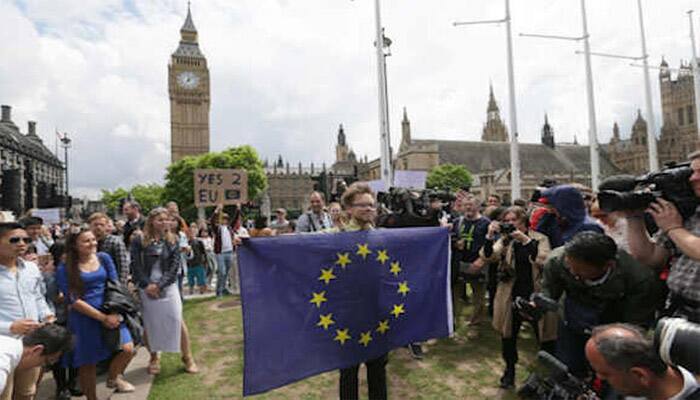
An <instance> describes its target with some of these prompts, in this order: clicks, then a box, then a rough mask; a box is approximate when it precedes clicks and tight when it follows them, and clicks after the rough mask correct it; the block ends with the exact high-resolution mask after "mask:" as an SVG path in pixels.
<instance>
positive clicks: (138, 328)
mask: <svg viewBox="0 0 700 400" xmlns="http://www.w3.org/2000/svg"><path fill="white" fill-rule="evenodd" d="M102 311H103V312H105V313H107V314H119V315H121V316H122V317H123V318H124V323H125V324H126V327H127V328H128V329H129V333H130V334H131V339H132V341H133V343H134V344H136V345H138V344H142V343H143V323H142V321H141V311H140V310H139V305H138V303H137V302H136V301H135V300H134V298H133V297H132V296H131V293H130V292H129V290H128V289H127V288H126V286H124V285H122V284H121V282H119V281H115V280H111V279H109V280H107V284H106V285H105V295H104V302H103V303H102ZM103 332H104V333H103V338H104V339H105V341H106V342H107V345H108V346H109V347H110V348H112V349H113V350H115V351H117V350H118V349H119V348H120V346H121V340H120V339H121V338H120V333H119V329H107V328H103Z"/></svg>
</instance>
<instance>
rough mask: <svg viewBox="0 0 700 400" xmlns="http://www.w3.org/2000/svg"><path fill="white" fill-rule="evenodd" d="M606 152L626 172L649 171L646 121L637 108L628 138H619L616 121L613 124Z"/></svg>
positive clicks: (638, 172)
mask: <svg viewBox="0 0 700 400" xmlns="http://www.w3.org/2000/svg"><path fill="white" fill-rule="evenodd" d="M607 152H608V155H609V156H610V159H611V160H612V162H613V163H614V164H615V165H616V166H617V167H618V168H620V170H622V171H624V172H626V173H628V174H633V175H641V174H644V173H646V172H648V171H649V147H648V146H647V122H646V121H645V120H644V118H642V113H641V111H639V110H637V119H636V120H635V121H634V125H632V133H631V134H630V137H629V139H625V140H623V139H621V138H620V127H619V126H618V125H617V122H616V123H615V124H614V125H613V137H612V139H610V143H609V144H608V146H607Z"/></svg>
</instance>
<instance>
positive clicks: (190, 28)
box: [180, 1, 197, 33]
mask: <svg viewBox="0 0 700 400" xmlns="http://www.w3.org/2000/svg"><path fill="white" fill-rule="evenodd" d="M180 32H195V33H196V32H197V28H195V26H194V22H192V10H191V9H190V2H189V1H188V2H187V18H185V23H184V24H182V28H180Z"/></svg>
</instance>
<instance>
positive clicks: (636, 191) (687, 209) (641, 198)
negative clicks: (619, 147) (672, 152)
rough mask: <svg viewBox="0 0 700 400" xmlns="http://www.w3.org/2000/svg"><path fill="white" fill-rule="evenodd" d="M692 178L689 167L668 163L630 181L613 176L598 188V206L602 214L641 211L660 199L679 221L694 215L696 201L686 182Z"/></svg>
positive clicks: (622, 176)
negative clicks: (677, 215) (667, 204)
mask: <svg viewBox="0 0 700 400" xmlns="http://www.w3.org/2000/svg"><path fill="white" fill-rule="evenodd" d="M692 174H693V170H692V169H691V168H690V163H689V162H685V163H680V164H676V163H669V164H667V165H666V166H665V167H664V168H663V169H662V170H660V171H658V172H650V173H648V174H646V175H642V176H639V177H634V176H631V175H615V176H611V177H609V178H607V179H605V180H604V181H603V182H602V183H601V184H600V186H599V187H598V190H599V192H598V203H599V204H600V209H601V210H603V211H605V212H613V211H631V210H643V209H646V208H647V207H649V204H651V203H652V202H653V201H654V200H656V199H658V198H662V199H664V200H668V201H670V202H671V203H673V204H674V205H675V206H676V208H677V209H678V211H679V212H680V214H681V215H682V216H683V219H687V218H688V217H690V216H691V215H693V213H694V212H695V209H696V208H697V206H698V204H700V201H699V199H698V198H697V197H696V196H695V193H694V192H693V188H692V187H691V186H690V182H688V179H689V178H690V176H691V175H692Z"/></svg>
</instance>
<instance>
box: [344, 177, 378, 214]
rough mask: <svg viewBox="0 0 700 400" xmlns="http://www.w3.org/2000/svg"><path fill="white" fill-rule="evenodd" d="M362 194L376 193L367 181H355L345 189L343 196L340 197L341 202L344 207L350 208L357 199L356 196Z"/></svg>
mask: <svg viewBox="0 0 700 400" xmlns="http://www.w3.org/2000/svg"><path fill="white" fill-rule="evenodd" d="M362 194H370V195H372V196H374V193H373V192H372V189H371V188H370V187H369V185H367V184H366V183H361V182H355V183H353V184H352V185H350V186H348V188H347V189H345V192H344V193H343V196H342V197H341V198H340V202H341V204H342V205H343V207H344V208H350V207H351V206H352V203H353V202H354V201H355V198H356V197H357V196H359V195H362Z"/></svg>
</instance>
